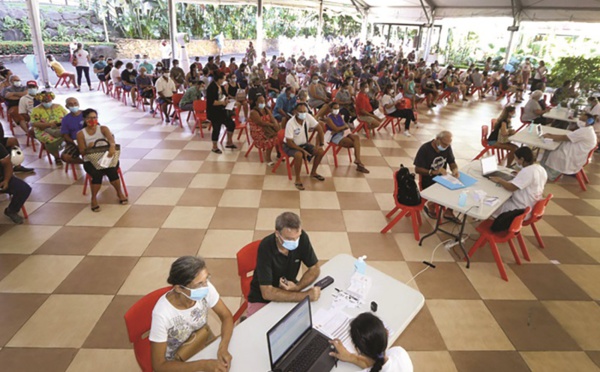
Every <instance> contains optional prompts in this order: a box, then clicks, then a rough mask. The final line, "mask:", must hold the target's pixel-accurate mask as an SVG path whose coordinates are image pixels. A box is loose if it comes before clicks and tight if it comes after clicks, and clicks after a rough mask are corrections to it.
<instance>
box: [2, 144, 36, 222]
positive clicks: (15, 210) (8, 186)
mask: <svg viewBox="0 0 600 372" xmlns="http://www.w3.org/2000/svg"><path fill="white" fill-rule="evenodd" d="M0 193H6V194H10V195H12V198H11V201H10V204H9V205H8V207H7V208H6V209H5V210H4V215H5V216H6V217H8V218H10V219H11V220H12V221H13V222H14V223H16V224H22V223H23V217H21V216H20V215H19V211H20V210H21V207H22V206H23V204H25V201H26V200H27V198H28V197H29V194H31V187H30V186H29V185H28V184H27V183H26V182H25V181H23V180H22V179H20V178H17V177H14V176H13V167H12V163H11V160H10V152H9V151H8V150H7V149H6V147H4V145H2V144H0Z"/></svg>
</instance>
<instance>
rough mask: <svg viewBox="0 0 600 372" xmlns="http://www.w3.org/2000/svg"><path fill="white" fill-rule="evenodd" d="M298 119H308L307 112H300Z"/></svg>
mask: <svg viewBox="0 0 600 372" xmlns="http://www.w3.org/2000/svg"><path fill="white" fill-rule="evenodd" d="M298 119H300V120H304V119H306V112H299V113H298Z"/></svg>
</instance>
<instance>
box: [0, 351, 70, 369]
mask: <svg viewBox="0 0 600 372" xmlns="http://www.w3.org/2000/svg"><path fill="white" fill-rule="evenodd" d="M75 354H77V349H47V348H4V349H2V350H0V365H1V366H2V369H3V370H4V371H19V372H37V371H45V372H64V371H66V370H67V368H68V367H69V364H71V361H73V358H75Z"/></svg>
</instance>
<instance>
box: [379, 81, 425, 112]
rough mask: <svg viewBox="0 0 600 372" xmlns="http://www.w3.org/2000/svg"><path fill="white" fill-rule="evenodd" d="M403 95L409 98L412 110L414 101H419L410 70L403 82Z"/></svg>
mask: <svg viewBox="0 0 600 372" xmlns="http://www.w3.org/2000/svg"><path fill="white" fill-rule="evenodd" d="M384 94H385V92H384ZM403 94H404V97H406V98H408V99H409V100H410V107H411V108H412V109H413V110H414V108H415V103H416V102H419V98H418V97H417V91H416V90H415V74H414V72H410V73H409V74H408V79H406V82H405V83H404V88H403Z"/></svg>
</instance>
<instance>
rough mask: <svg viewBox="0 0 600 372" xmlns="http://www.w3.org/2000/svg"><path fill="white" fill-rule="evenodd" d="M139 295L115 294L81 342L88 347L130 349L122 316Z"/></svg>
mask: <svg viewBox="0 0 600 372" xmlns="http://www.w3.org/2000/svg"><path fill="white" fill-rule="evenodd" d="M140 298H141V297H139V296H115V297H114V298H113V300H112V302H111V303H110V305H108V307H107V308H106V310H105V311H104V314H102V316H101V317H100V319H98V322H97V323H96V326H95V327H94V329H92V332H90V335H89V336H88V338H87V339H86V340H85V342H84V343H83V347H84V348H89V349H96V348H97V349H131V348H132V347H133V344H131V343H130V342H129V336H128V335H127V328H126V327H125V321H124V320H123V316H124V315H125V313H126V312H127V310H129V308H130V307H131V306H133V304H135V303H136V302H137V301H138V300H139V299H140Z"/></svg>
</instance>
